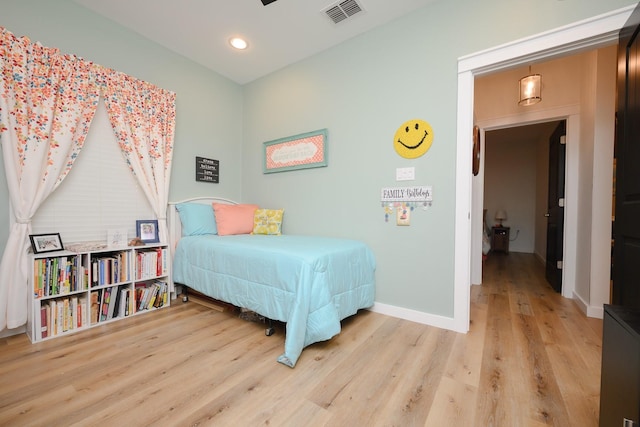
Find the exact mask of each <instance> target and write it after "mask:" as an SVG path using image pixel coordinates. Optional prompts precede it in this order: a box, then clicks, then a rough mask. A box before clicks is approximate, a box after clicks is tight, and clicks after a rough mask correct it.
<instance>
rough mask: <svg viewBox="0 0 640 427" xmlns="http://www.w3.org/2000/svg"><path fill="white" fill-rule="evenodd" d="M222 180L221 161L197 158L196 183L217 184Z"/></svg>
mask: <svg viewBox="0 0 640 427" xmlns="http://www.w3.org/2000/svg"><path fill="white" fill-rule="evenodd" d="M219 179H220V161H218V160H213V159H205V158H204V157H197V156H196V181H203V182H215V183H216V184H217V183H218V182H219Z"/></svg>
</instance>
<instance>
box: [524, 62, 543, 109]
mask: <svg viewBox="0 0 640 427" xmlns="http://www.w3.org/2000/svg"><path fill="white" fill-rule="evenodd" d="M519 86H520V98H519V101H518V105H522V106H527V105H533V104H537V103H538V102H540V101H542V76H541V75H540V74H531V65H529V75H528V76H526V77H523V78H521V79H520V84H519Z"/></svg>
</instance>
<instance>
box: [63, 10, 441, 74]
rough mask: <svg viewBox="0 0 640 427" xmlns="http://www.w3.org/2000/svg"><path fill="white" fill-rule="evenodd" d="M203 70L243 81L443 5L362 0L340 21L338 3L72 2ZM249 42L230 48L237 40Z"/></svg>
mask: <svg viewBox="0 0 640 427" xmlns="http://www.w3.org/2000/svg"><path fill="white" fill-rule="evenodd" d="M74 1H75V2H76V3H78V4H80V5H83V6H85V7H87V8H89V9H91V10H92V11H94V12H96V13H98V14H100V15H102V16H104V17H106V18H108V19H110V20H112V21H115V22H117V23H119V24H121V25H123V26H124V27H127V28H129V29H131V30H133V31H135V32H137V33H139V34H141V35H142V36H144V37H146V38H148V39H151V40H153V41H155V42H157V43H159V44H161V45H163V46H165V47H167V48H169V49H170V50H172V51H175V52H178V53H180V54H181V55H184V56H185V57H187V58H189V59H191V60H193V61H195V62H197V63H200V64H202V65H204V66H205V67H207V68H209V69H211V70H214V71H216V72H218V73H219V74H222V75H223V76H226V77H228V78H229V79H231V80H233V81H235V82H237V83H239V84H245V83H248V82H250V81H252V80H255V79H257V78H259V77H261V76H264V75H266V74H269V73H271V72H273V71H276V70H278V69H280V68H282V67H284V66H286V65H289V64H292V63H295V62H297V61H300V60H302V59H304V58H306V57H309V56H312V55H314V54H316V53H318V52H321V51H323V50H325V49H327V48H329V47H331V46H335V45H337V44H339V43H342V42H343V41H345V40H347V39H349V38H352V37H354V36H356V35H358V34H361V33H363V32H365V31H368V30H370V29H372V28H374V27H377V26H379V25H382V24H384V23H386V22H389V21H391V20H393V19H395V18H398V17H400V16H403V15H406V14H408V13H411V12H413V11H415V10H417V9H419V8H421V7H423V6H425V5H427V4H428V3H432V2H434V1H437V0H357V1H358V3H359V4H360V6H361V7H362V9H363V10H364V11H363V12H360V13H357V14H355V15H353V16H352V17H350V18H348V19H346V20H344V21H342V22H340V23H338V24H334V23H333V21H332V20H331V19H330V18H329V17H328V16H327V15H326V14H325V13H324V11H325V10H326V9H327V8H328V7H329V6H331V5H334V4H336V3H340V2H342V0H340V1H336V0H277V1H275V2H274V3H271V4H269V5H267V6H263V5H262V3H261V1H260V0H181V1H176V0H74ZM238 35H240V36H243V37H244V38H246V39H247V40H248V42H249V48H248V49H246V50H245V51H235V50H233V49H231V48H230V47H229V43H228V40H229V38H230V37H232V36H238Z"/></svg>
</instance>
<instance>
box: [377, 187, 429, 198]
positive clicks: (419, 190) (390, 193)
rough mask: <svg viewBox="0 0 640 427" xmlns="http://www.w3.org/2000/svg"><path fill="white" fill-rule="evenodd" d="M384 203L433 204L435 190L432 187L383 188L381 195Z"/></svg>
mask: <svg viewBox="0 0 640 427" xmlns="http://www.w3.org/2000/svg"><path fill="white" fill-rule="evenodd" d="M380 200H381V201H382V202H432V201H433V190H432V187H431V186H430V185H428V186H417V187H396V188H390V187H387V188H383V189H382V191H381V194H380Z"/></svg>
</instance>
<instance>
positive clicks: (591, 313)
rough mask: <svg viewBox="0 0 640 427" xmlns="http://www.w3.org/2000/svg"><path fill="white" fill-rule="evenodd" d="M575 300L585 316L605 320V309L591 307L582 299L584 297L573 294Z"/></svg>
mask: <svg viewBox="0 0 640 427" xmlns="http://www.w3.org/2000/svg"><path fill="white" fill-rule="evenodd" d="M573 300H574V301H575V302H576V304H578V307H579V308H580V310H581V311H582V312H583V313H584V314H585V316H587V317H593V318H595V319H602V318H604V307H594V306H590V305H589V304H587V303H586V301H585V300H583V299H582V297H580V295H578V294H577V293H575V292H574V293H573Z"/></svg>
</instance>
